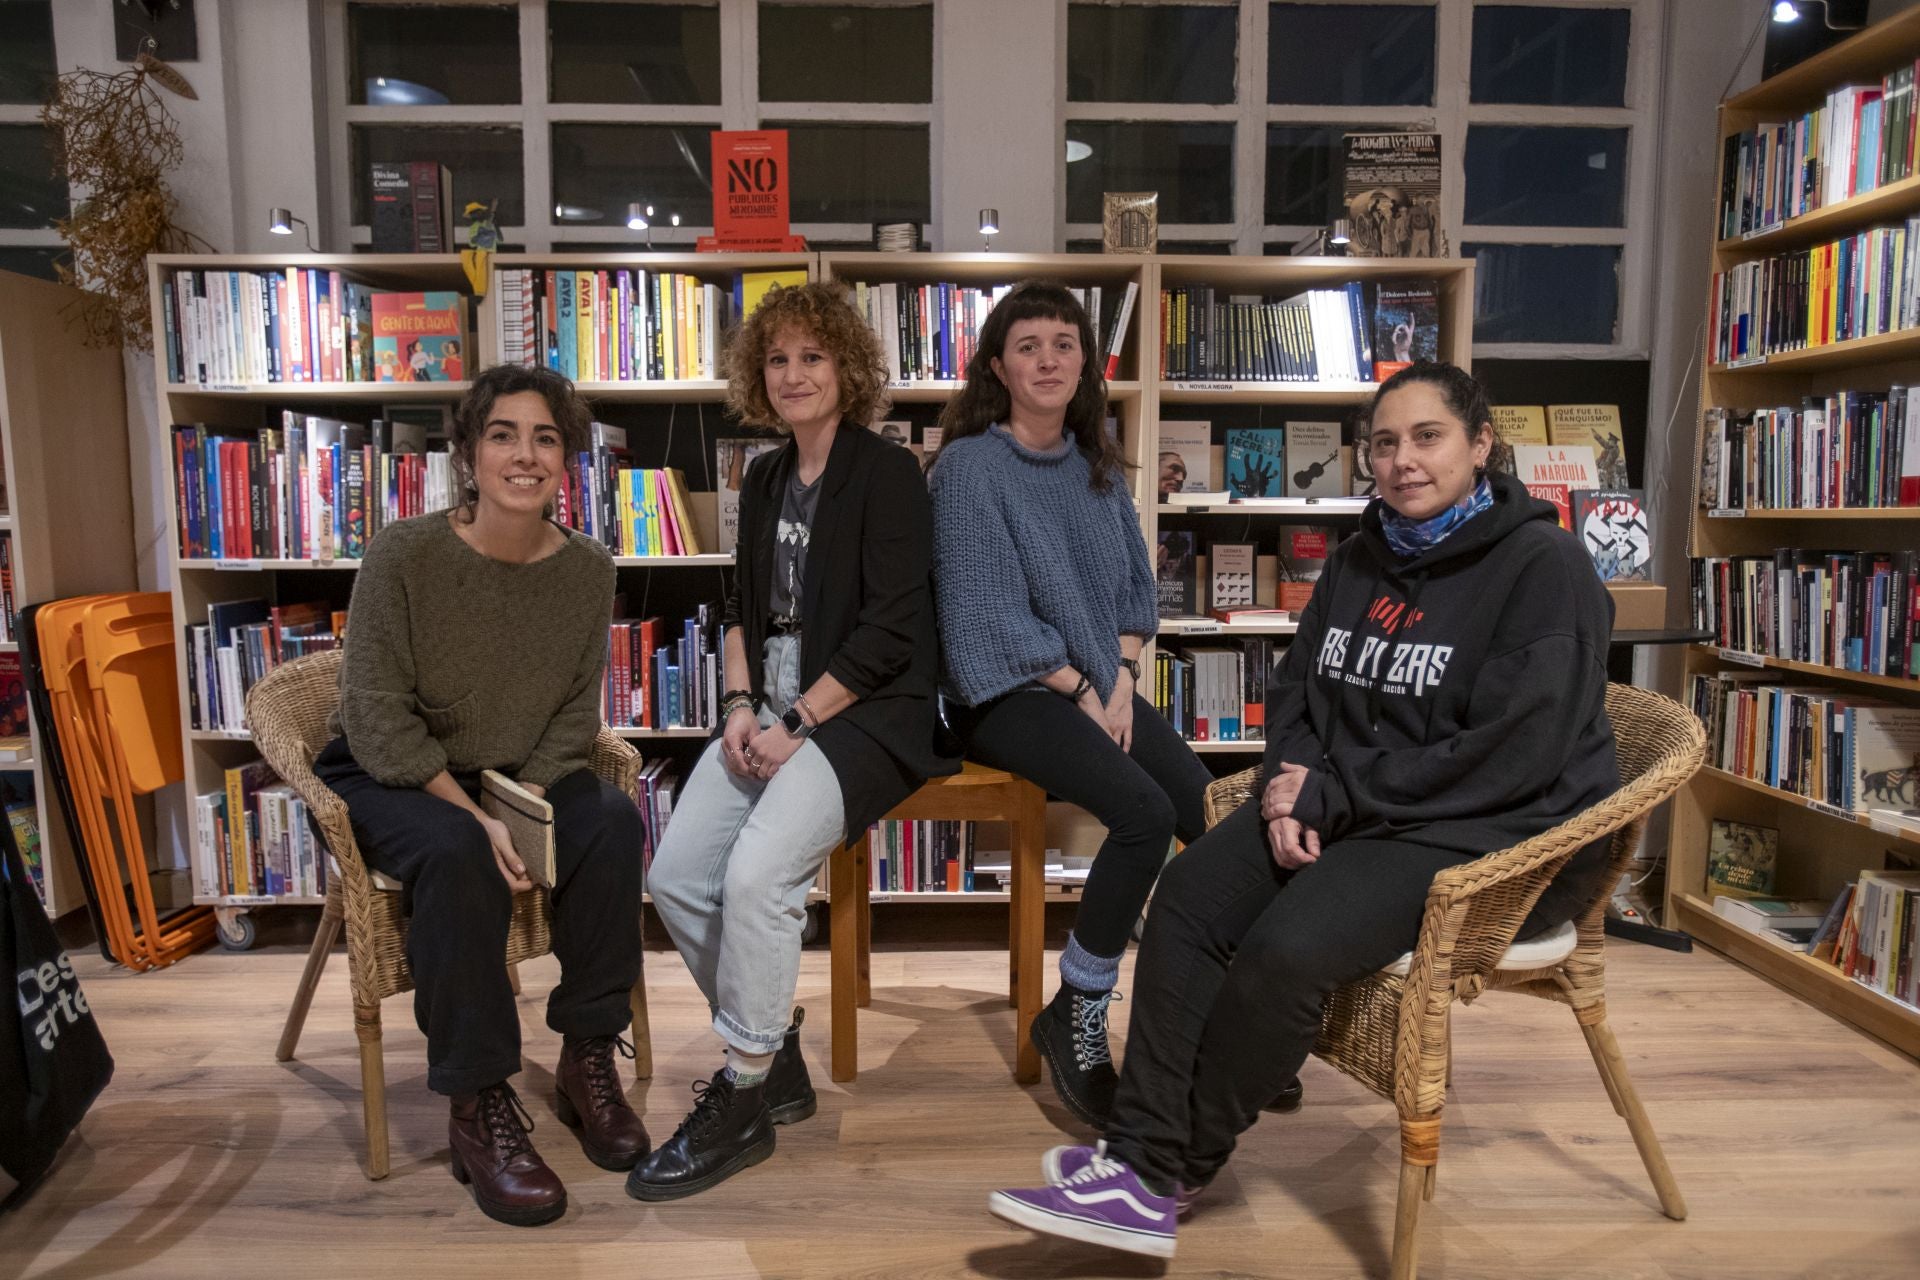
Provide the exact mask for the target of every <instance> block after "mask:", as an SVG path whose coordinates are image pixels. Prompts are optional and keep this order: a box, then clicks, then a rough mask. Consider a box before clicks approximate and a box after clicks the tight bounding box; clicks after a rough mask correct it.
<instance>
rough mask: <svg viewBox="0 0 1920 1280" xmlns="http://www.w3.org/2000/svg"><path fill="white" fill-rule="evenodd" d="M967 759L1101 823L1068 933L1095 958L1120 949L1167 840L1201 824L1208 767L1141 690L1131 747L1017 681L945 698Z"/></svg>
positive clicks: (1191, 833) (1185, 836)
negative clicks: (975, 702)
mask: <svg viewBox="0 0 1920 1280" xmlns="http://www.w3.org/2000/svg"><path fill="white" fill-rule="evenodd" d="M947 717H948V719H949V720H950V721H952V722H953V726H954V729H955V731H956V732H957V733H959V735H960V737H961V738H962V739H963V740H964V741H965V742H966V744H967V755H968V757H969V758H971V759H974V760H978V761H979V762H980V763H982V764H985V765H991V766H992V767H994V768H996V769H1006V770H1008V771H1010V772H1013V773H1017V774H1019V775H1020V776H1021V777H1023V778H1025V779H1027V780H1028V781H1029V782H1032V783H1033V784H1034V785H1036V786H1038V787H1040V788H1042V789H1044V790H1045V791H1047V792H1048V793H1049V794H1051V795H1053V796H1056V797H1058V798H1059V799H1061V800H1065V801H1066V802H1067V803H1069V804H1073V805H1078V806H1079V807H1080V808H1082V809H1085V810H1086V811H1087V812H1088V813H1090V814H1092V815H1093V816H1094V817H1095V818H1096V819H1098V820H1099V821H1100V823H1101V824H1102V825H1104V826H1105V827H1106V828H1107V839H1106V842H1105V843H1104V844H1102V845H1101V846H1100V852H1099V853H1098V854H1097V855H1096V856H1095V858H1094V860H1093V866H1092V867H1091V868H1090V869H1089V870H1088V872H1087V886H1086V889H1085V890H1084V891H1083V892H1082V894H1081V897H1080V912H1079V914H1078V915H1077V916H1076V917H1075V918H1074V924H1073V936H1074V937H1075V938H1077V939H1079V942H1080V945H1081V946H1082V947H1085V948H1086V949H1087V950H1088V951H1089V952H1091V953H1092V954H1094V955H1096V956H1117V955H1120V954H1121V953H1122V952H1124V951H1125V950H1126V949H1127V939H1128V937H1129V936H1130V935H1131V934H1132V932H1133V924H1134V921H1136V920H1138V919H1139V918H1140V910H1141V908H1142V907H1144V906H1146V903H1147V895H1148V894H1150V893H1152V892H1153V882H1154V880H1155V879H1156V878H1158V876H1159V875H1160V867H1161V864H1162V863H1164V862H1165V861H1166V857H1167V846H1168V842H1169V841H1170V840H1171V839H1172V838H1173V837H1174V836H1176V835H1177V836H1179V837H1180V838H1181V839H1182V840H1194V839H1197V838H1198V837H1199V836H1200V833H1201V832H1203V831H1204V830H1206V825H1207V824H1206V810H1205V807H1204V806H1205V800H1206V793H1207V784H1208V783H1209V782H1211V781H1213V777H1212V775H1211V774H1209V773H1208V772H1207V767H1206V766H1205V765H1203V764H1201V763H1200V758H1199V757H1198V756H1196V755H1194V754H1193V748H1191V747H1189V746H1188V745H1187V744H1186V742H1185V741H1184V740H1182V738H1181V737H1180V735H1179V734H1178V733H1177V732H1175V730H1174V728H1173V726H1172V725H1171V724H1169V723H1168V722H1167V718H1166V717H1165V716H1163V715H1161V714H1160V713H1159V712H1158V711H1155V710H1154V709H1153V705H1152V704H1151V703H1149V702H1148V701H1147V700H1146V699H1145V698H1142V697H1140V696H1139V695H1138V694H1136V695H1134V699H1133V750H1132V752H1131V753H1129V752H1126V751H1122V750H1121V749H1120V747H1119V745H1118V744H1117V743H1115V742H1114V740H1113V739H1112V738H1109V737H1108V736H1107V735H1106V733H1105V732H1104V731H1103V730H1102V729H1101V728H1100V726H1098V725H1096V724H1095V723H1094V722H1093V718H1092V717H1091V716H1089V715H1088V714H1087V713H1086V712H1084V711H1082V710H1080V708H1078V707H1076V706H1075V705H1074V704H1073V703H1071V702H1068V701H1067V700H1066V699H1065V698H1063V697H1061V696H1060V695H1059V694H1056V693H1052V692H1049V691H1047V690H1029V689H1023V690H1020V691H1018V692H1016V693H1010V694H1007V695H1006V696H1005V697H1002V698H996V699H995V700H993V701H992V702H988V703H983V704H982V705H980V706H978V707H961V706H954V705H951V704H949V706H948V708H947Z"/></svg>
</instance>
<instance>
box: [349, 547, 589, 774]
mask: <svg viewBox="0 0 1920 1280" xmlns="http://www.w3.org/2000/svg"><path fill="white" fill-rule="evenodd" d="M613 586H614V569H613V560H612V558H611V557H610V556H609V555H608V553H607V550H606V548H604V547H602V546H601V545H600V544H599V543H597V542H595V541H594V540H593V539H591V538H588V537H585V536H583V535H581V534H578V533H570V534H569V535H568V537H567V542H566V545H565V546H563V547H562V548H561V549H560V550H559V551H556V552H555V553H554V554H552V555H550V556H548V557H546V558H545V559H544V560H536V561H534V562H533V563H531V564H510V563H508V562H506V561H503V560H495V559H492V558H491V557H488V556H483V555H481V554H480V553H479V552H478V551H475V550H474V549H473V548H472V547H470V546H468V545H467V544H466V542H465V540H463V539H462V538H461V537H460V535H459V534H458V533H456V532H455V531H454V529H453V526H452V525H451V524H449V523H448V520H447V515H446V513H445V512H436V513H434V514H432V515H425V516H416V517H414V518H413V519H411V520H402V521H400V522H399V523H397V524H393V525H390V526H388V527H387V528H385V529H383V530H381V531H380V534H379V536H378V537H376V538H374V540H373V544H372V545H371V546H370V547H368V548H367V554H366V558H365V559H364V560H363V561H362V562H361V564H360V572H359V573H358V574H357V575H356V576H355V578H354V584H353V604H352V607H351V609H350V611H349V613H348V621H347V651H346V657H345V661H344V662H343V664H342V666H341V672H340V709H339V711H338V712H336V713H335V715H334V723H333V731H334V732H335V733H345V734H346V737H347V747H348V749H350V750H351V751H352V752H353V758H354V759H355V760H356V761H358V762H359V764H360V767H361V768H363V769H365V770H366V771H367V772H368V773H369V774H371V775H373V777H374V778H375V779H376V780H377V781H379V782H383V783H385V784H386V785H388V786H390V787H418V786H421V785H423V784H425V783H426V782H427V781H428V780H430V779H431V778H432V777H433V776H434V775H435V774H437V773H439V772H440V771H441V770H442V769H445V770H447V771H449V772H451V773H456V774H458V773H468V772H473V771H478V770H481V769H498V770H499V771H500V772H502V773H504V774H507V775H508V776H509V777H514V778H518V779H519V780H520V781H522V782H530V783H533V784H535V785H536V786H542V787H544V786H549V785H551V784H552V783H553V782H555V781H556V780H558V779H560V778H562V777H565V776H566V775H567V774H569V773H572V772H573V771H574V770H576V769H583V768H585V767H586V765H587V759H588V753H589V751H590V749H591V748H592V745H593V739H594V736H595V735H596V734H597V733H598V732H599V730H600V675H601V670H602V668H603V667H604V665H605V662H606V649H607V624H608V621H609V619H610V618H611V617H612V613H613Z"/></svg>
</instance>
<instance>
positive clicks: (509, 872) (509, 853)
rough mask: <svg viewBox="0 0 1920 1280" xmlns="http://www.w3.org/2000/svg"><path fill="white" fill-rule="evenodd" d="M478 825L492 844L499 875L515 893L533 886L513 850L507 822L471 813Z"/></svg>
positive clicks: (524, 867) (524, 865) (525, 868)
mask: <svg viewBox="0 0 1920 1280" xmlns="http://www.w3.org/2000/svg"><path fill="white" fill-rule="evenodd" d="M473 816H474V817H475V818H477V819H478V820H479V822H480V827H481V829H482V830H484V831H485V832H486V833H487V842H488V843H489V844H491V845H492V846H493V862H494V865H495V866H497V867H499V868H500V876H501V878H502V879H504V880H505V881H506V882H507V886H508V887H509V888H511V889H512V890H513V891H514V892H515V893H523V892H525V891H526V890H528V889H531V888H533V880H532V879H531V878H530V877H529V876H528V875H527V866H526V864H525V863H524V862H522V861H520V855H519V854H517V853H515V852H514V851H513V836H512V835H510V834H508V832H507V824H506V823H504V822H502V821H500V819H498V818H490V817H488V816H487V815H486V814H484V813H476V814H474V815H473Z"/></svg>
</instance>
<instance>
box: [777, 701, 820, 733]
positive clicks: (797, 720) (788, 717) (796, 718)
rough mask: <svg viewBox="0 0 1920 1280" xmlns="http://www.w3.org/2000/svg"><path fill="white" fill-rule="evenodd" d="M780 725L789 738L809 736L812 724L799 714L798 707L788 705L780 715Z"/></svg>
mask: <svg viewBox="0 0 1920 1280" xmlns="http://www.w3.org/2000/svg"><path fill="white" fill-rule="evenodd" d="M780 727H781V728H782V729H785V730H786V731H787V736H788V737H789V738H811V737H812V736H813V726H812V725H810V724H808V723H807V721H806V717H805V716H802V715H801V714H800V708H798V707H788V708H787V711H786V714H785V715H783V716H781V717H780Z"/></svg>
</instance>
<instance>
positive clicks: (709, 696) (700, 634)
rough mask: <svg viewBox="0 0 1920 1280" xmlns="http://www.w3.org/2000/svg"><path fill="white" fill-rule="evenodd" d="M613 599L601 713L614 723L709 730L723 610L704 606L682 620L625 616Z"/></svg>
mask: <svg viewBox="0 0 1920 1280" xmlns="http://www.w3.org/2000/svg"><path fill="white" fill-rule="evenodd" d="M625 604H626V600H625V597H624V596H619V597H616V598H615V600H614V610H613V612H614V622H613V623H612V625H611V626H610V627H609V628H608V631H607V666H606V671H605V673H604V674H603V675H602V677H601V685H600V714H601V718H602V719H603V720H605V721H606V722H607V723H608V724H610V725H615V726H619V727H624V728H638V729H711V728H713V727H715V725H716V724H717V723H718V716H719V707H720V693H721V675H722V672H721V669H720V642H721V635H720V632H721V628H720V621H719V619H720V611H719V607H718V606H717V605H711V604H703V605H700V606H699V607H698V608H697V609H696V610H695V612H694V616H693V617H691V618H687V619H684V620H683V621H681V622H680V623H678V624H673V623H669V622H666V621H664V620H662V619H660V618H646V619H634V618H628V617H624V616H623V615H624V614H625V612H626V608H625Z"/></svg>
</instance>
